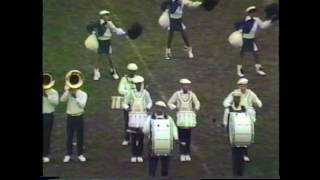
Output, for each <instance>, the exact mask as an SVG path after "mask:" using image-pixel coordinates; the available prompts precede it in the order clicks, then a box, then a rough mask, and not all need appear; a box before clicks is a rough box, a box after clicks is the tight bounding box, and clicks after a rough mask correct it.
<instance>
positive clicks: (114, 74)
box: [112, 72, 119, 80]
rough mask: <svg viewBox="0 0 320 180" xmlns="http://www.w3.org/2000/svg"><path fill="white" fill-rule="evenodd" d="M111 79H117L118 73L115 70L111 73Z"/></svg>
mask: <svg viewBox="0 0 320 180" xmlns="http://www.w3.org/2000/svg"><path fill="white" fill-rule="evenodd" d="M112 77H113V79H115V80H117V79H119V75H118V74H117V72H114V73H113V75H112Z"/></svg>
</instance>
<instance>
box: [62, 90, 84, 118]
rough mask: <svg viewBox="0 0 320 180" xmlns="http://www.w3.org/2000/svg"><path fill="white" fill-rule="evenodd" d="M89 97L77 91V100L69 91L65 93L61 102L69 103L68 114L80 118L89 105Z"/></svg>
mask: <svg viewBox="0 0 320 180" xmlns="http://www.w3.org/2000/svg"><path fill="white" fill-rule="evenodd" d="M87 99H88V95H87V93H86V92H84V91H82V90H80V89H78V90H76V98H74V97H73V96H72V95H71V94H70V93H69V91H65V92H64V93H63V95H62V96H61V98H60V101H61V102H66V101H68V102H67V114H68V115H71V116H79V115H82V114H83V113H84V109H85V106H86V104H87Z"/></svg>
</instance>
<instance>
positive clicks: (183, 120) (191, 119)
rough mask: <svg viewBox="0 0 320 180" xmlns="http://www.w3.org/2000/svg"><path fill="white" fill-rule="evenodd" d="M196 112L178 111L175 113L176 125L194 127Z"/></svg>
mask: <svg viewBox="0 0 320 180" xmlns="http://www.w3.org/2000/svg"><path fill="white" fill-rule="evenodd" d="M196 118H197V117H196V113H195V112H193V111H179V112H178V113H177V126H179V127H187V128H189V127H196V125H197V120H196Z"/></svg>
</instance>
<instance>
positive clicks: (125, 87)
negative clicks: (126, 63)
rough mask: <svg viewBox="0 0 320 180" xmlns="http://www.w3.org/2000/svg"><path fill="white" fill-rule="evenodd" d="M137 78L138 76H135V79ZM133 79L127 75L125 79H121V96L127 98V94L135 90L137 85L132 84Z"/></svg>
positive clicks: (119, 89)
mask: <svg viewBox="0 0 320 180" xmlns="http://www.w3.org/2000/svg"><path fill="white" fill-rule="evenodd" d="M134 77H136V75H134V76H133V78H134ZM133 78H131V77H129V76H127V75H125V76H124V77H122V78H121V80H120V83H119V86H118V92H119V94H121V95H123V96H125V95H126V94H128V93H129V91H131V90H132V89H135V87H136V86H135V84H134V83H133V82H132V79H133Z"/></svg>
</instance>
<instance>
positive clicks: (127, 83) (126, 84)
mask: <svg viewBox="0 0 320 180" xmlns="http://www.w3.org/2000/svg"><path fill="white" fill-rule="evenodd" d="M127 70H128V74H127V75H124V76H123V77H122V78H121V80H120V83H119V86H118V92H119V94H121V95H123V96H125V95H126V94H128V93H129V91H131V90H132V89H135V85H134V83H133V82H132V79H133V78H135V77H136V76H137V75H136V72H137V70H138V66H137V65H136V64H135V63H130V64H128V66H127ZM123 112H124V113H123V117H124V141H123V142H122V145H123V146H127V145H128V143H129V133H128V132H127V129H128V120H129V112H128V110H126V109H124V110H123Z"/></svg>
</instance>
